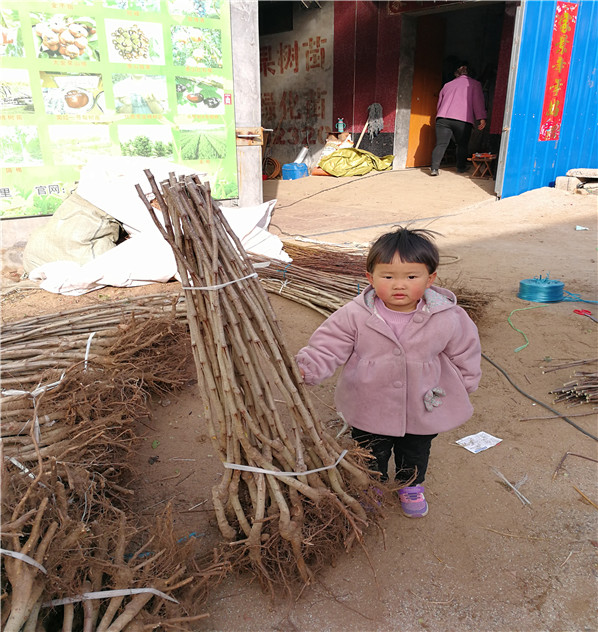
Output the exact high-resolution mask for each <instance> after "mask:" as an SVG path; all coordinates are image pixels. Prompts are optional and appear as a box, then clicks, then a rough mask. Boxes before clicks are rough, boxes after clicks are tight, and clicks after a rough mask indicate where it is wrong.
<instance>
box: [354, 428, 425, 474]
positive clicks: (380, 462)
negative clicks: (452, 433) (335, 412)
mask: <svg viewBox="0 0 598 632" xmlns="http://www.w3.org/2000/svg"><path fill="white" fill-rule="evenodd" d="M351 436H352V437H353V439H355V441H356V442H357V443H358V444H359V445H360V446H361V447H362V448H365V449H366V450H369V451H370V452H371V453H372V457H373V458H372V460H371V463H370V469H371V470H373V471H374V472H380V474H381V475H382V476H381V480H382V481H387V480H388V462H389V461H390V455H391V454H392V453H393V452H394V458H395V480H396V481H397V482H399V483H406V482H407V481H409V479H410V478H411V477H412V476H413V475H415V480H414V481H413V482H412V483H410V485H421V483H423V482H424V479H425V478H426V470H427V469H428V460H429V458H430V446H431V444H432V439H434V437H437V436H438V435H437V434H432V435H414V434H406V435H405V436H404V437H389V436H387V435H379V434H373V433H371V432H365V430H359V429H358V428H352V429H351Z"/></svg>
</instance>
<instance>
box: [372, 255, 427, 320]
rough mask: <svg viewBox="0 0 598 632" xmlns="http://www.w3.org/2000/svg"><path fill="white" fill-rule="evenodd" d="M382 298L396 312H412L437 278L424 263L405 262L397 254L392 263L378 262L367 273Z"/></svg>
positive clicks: (377, 293)
mask: <svg viewBox="0 0 598 632" xmlns="http://www.w3.org/2000/svg"><path fill="white" fill-rule="evenodd" d="M366 276H367V278H368V281H369V282H370V283H371V284H372V285H373V287H374V289H375V290H376V295H377V296H378V297H379V298H380V300H381V301H382V302H383V303H384V305H386V307H388V309H392V310H394V311H395V312H412V311H413V310H414V309H415V308H416V307H417V302H418V301H419V299H420V298H421V297H422V296H423V295H424V292H425V290H426V289H427V288H429V287H430V286H431V285H432V283H434V280H435V279H436V272H433V273H432V274H430V273H429V272H428V268H427V267H426V265H425V264H424V263H405V262H403V261H401V260H400V259H399V256H398V255H395V257H394V259H393V260H392V261H391V262H390V263H377V264H376V265H375V266H374V272H373V273H372V274H370V273H369V272H367V273H366Z"/></svg>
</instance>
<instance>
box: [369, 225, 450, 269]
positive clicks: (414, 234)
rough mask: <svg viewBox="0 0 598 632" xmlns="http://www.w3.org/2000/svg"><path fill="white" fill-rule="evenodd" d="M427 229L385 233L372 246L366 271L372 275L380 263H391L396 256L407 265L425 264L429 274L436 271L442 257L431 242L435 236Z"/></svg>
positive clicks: (400, 228) (398, 229)
mask: <svg viewBox="0 0 598 632" xmlns="http://www.w3.org/2000/svg"><path fill="white" fill-rule="evenodd" d="M437 234H438V233H435V232H434V231H431V230H426V229H425V228H414V229H408V228H403V227H402V226H399V227H398V228H397V230H395V231H393V232H392V233H385V234H384V235H382V236H381V237H378V239H376V241H375V242H374V243H373V244H372V247H371V248H370V251H369V253H368V258H367V262H366V270H367V271H368V272H369V273H370V274H372V273H373V272H374V267H375V266H376V265H377V264H378V263H391V262H392V260H393V259H394V258H395V255H399V259H400V260H401V261H403V262H405V263H423V264H425V266H426V267H427V268H428V272H429V273H430V274H432V272H435V271H436V268H438V262H439V259H440V255H439V254H438V248H437V247H436V245H435V244H434V243H433V242H432V241H431V240H432V239H433V238H434V235H437Z"/></svg>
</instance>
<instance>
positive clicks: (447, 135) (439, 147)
mask: <svg viewBox="0 0 598 632" xmlns="http://www.w3.org/2000/svg"><path fill="white" fill-rule="evenodd" d="M472 129H473V125H472V124H471V123H466V122H465V121H458V120H457V119H450V118H437V119H436V147H434V150H433V151H432V165H431V169H438V168H439V167H440V162H441V161H442V158H443V156H444V152H445V151H446V148H447V147H448V144H449V143H450V142H451V138H454V139H455V143H456V145H457V169H458V170H460V171H464V170H465V169H466V167H467V159H468V158H469V150H468V146H469V138H470V136H471V131H472Z"/></svg>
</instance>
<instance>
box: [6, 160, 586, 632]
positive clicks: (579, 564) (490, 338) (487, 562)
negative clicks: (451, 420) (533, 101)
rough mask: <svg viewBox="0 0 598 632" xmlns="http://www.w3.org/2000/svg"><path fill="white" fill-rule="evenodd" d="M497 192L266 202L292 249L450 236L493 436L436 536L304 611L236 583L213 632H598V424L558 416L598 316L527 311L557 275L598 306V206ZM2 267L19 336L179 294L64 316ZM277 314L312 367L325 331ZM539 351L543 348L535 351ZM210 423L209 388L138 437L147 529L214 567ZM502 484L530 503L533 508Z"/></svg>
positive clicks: (319, 587)
mask: <svg viewBox="0 0 598 632" xmlns="http://www.w3.org/2000/svg"><path fill="white" fill-rule="evenodd" d="M492 184H493V183H492V182H489V181H481V180H472V179H470V178H468V177H466V176H463V175H458V174H456V173H455V172H454V171H451V170H445V171H443V172H442V173H441V176H440V177H438V178H430V177H429V176H428V175H427V174H426V173H425V172H424V171H420V170H417V169H414V170H407V171H397V172H389V173H380V174H375V175H371V176H365V177H361V178H340V179H333V178H326V177H321V178H318V177H310V178H304V179H301V180H295V181H284V182H283V181H269V182H265V183H264V185H265V186H264V197H265V199H273V198H276V199H277V200H278V202H277V206H276V209H275V211H274V215H273V219H272V225H271V228H270V230H271V232H273V233H275V234H278V235H280V236H282V237H283V238H285V237H289V236H297V235H301V236H303V237H307V238H310V239H316V240H319V241H322V242H331V243H335V244H352V245H354V244H367V243H368V242H369V241H370V240H372V239H373V238H375V237H376V236H378V235H379V234H381V233H382V232H384V231H386V230H389V229H390V228H392V226H394V225H396V224H399V223H400V224H407V223H409V224H411V225H413V226H416V227H426V228H431V229H433V230H435V231H438V232H439V233H441V236H440V237H439V238H438V244H439V246H440V249H441V253H442V254H443V255H445V256H444V257H443V261H444V264H443V265H442V266H441V268H440V271H439V276H440V278H441V279H442V282H443V284H444V285H445V286H448V287H450V286H451V285H455V286H456V285H458V286H461V287H466V288H468V289H471V290H477V291H480V292H484V293H486V294H488V295H489V296H490V298H491V300H490V305H489V308H488V310H487V313H486V315H485V316H484V318H483V319H482V320H481V321H480V322H479V323H478V326H479V330H480V336H481V340H482V349H483V353H484V355H485V356H486V357H487V358H488V359H484V360H483V361H482V362H483V364H482V369H483V377H482V381H481V385H480V388H479V389H478V391H477V392H475V393H474V394H473V395H472V401H473V403H474V406H475V413H474V416H473V417H472V419H471V420H470V421H468V422H467V423H466V424H465V425H464V426H462V427H460V428H458V429H456V430H454V431H451V432H448V433H445V434H442V435H440V436H439V437H438V438H437V439H436V440H435V441H434V442H433V444H432V456H431V460H430V467H429V471H428V477H427V480H426V495H427V498H428V501H429V505H430V511H429V514H428V516H427V517H426V518H424V519H421V520H409V519H408V518H405V517H403V516H402V515H401V514H400V511H399V509H398V508H396V507H390V508H388V510H387V511H386V519H385V520H384V521H383V523H382V526H383V531H380V530H376V529H374V528H372V530H371V531H370V532H368V533H367V535H366V541H365V547H364V548H360V547H358V546H357V547H354V548H353V549H352V550H351V551H350V552H348V553H341V554H340V555H339V557H338V559H337V561H336V563H335V564H334V565H333V566H331V567H330V568H328V569H326V570H325V571H324V572H323V573H321V574H320V575H319V578H318V581H317V582H316V583H314V584H313V585H312V586H309V587H307V588H306V589H305V590H303V592H302V593H301V595H297V598H296V599H294V600H291V599H288V598H287V597H286V596H285V595H284V594H282V592H281V594H280V595H279V598H278V599H276V600H275V601H272V600H271V599H270V597H269V596H268V595H266V594H264V593H262V592H261V590H260V588H259V587H258V586H257V585H256V584H255V583H251V582H250V581H248V578H244V577H229V578H227V579H226V580H225V581H224V582H223V583H221V584H220V585H219V586H218V587H217V588H216V589H214V590H213V591H212V593H211V594H210V597H209V599H208V601H207V602H206V604H205V611H206V612H207V613H209V617H208V618H206V619H205V620H203V621H200V622H199V623H197V625H196V628H195V629H196V630H198V631H199V632H208V631H215V630H221V631H227V632H233V631H253V630H256V631H257V630H260V631H266V630H276V631H280V632H295V631H305V632H311V631H318V632H325V631H334V632H336V631H341V630H343V631H371V632H375V631H380V632H382V631H391V630H402V631H405V632H411V631H419V630H428V631H432V632H444V631H447V630H455V631H463V632H470V631H471V632H473V631H476V632H490V631H500V632H510V631H515V630H517V631H544V630H548V631H550V632H565V631H567V632H569V631H584V632H585V631H587V632H590V631H594V630H597V629H598V616H597V613H596V606H597V605H598V603H597V602H598V600H597V598H596V596H597V594H598V592H597V590H596V580H597V578H598V560H597V557H596V556H597V553H598V529H597V527H598V520H597V518H598V511H597V509H598V485H597V482H598V477H597V466H596V462H594V460H596V459H598V451H597V443H596V438H595V437H596V435H598V427H597V419H596V408H592V407H591V405H590V404H584V405H582V406H577V407H575V408H567V407H565V406H564V405H562V404H555V405H553V400H554V395H552V394H550V391H551V390H553V389H555V388H559V387H561V386H562V385H563V384H564V383H565V382H568V381H569V380H570V379H571V375H572V372H573V369H560V370H557V371H552V372H546V373H545V372H544V370H545V369H549V368H550V367H553V366H555V365H558V364H561V363H566V362H573V361H577V360H588V359H591V358H596V357H597V356H598V353H597V351H598V335H597V332H598V324H596V323H595V322H593V321H592V320H590V319H589V318H587V317H585V316H580V315H576V314H574V312H573V310H574V309H576V308H587V309H590V310H592V311H593V312H594V314H595V315H596V314H598V305H595V304H594V305H593V304H590V303H582V302H574V301H570V300H566V301H561V302H558V303H530V302H528V301H523V300H521V299H519V298H517V292H518V289H519V282H520V281H521V280H524V279H529V278H533V277H537V276H538V275H542V276H546V275H547V274H549V275H550V278H553V279H557V280H560V281H563V282H564V284H565V291H566V292H569V293H571V294H573V295H577V297H578V298H583V299H586V300H589V301H596V300H597V299H598V292H597V289H598V278H597V267H596V259H597V251H596V244H597V228H598V227H597V216H596V211H597V198H596V197H593V196H581V195H573V194H570V193H565V192H561V191H557V190H554V189H550V188H543V189H538V190H536V191H531V192H528V193H525V194H523V195H520V196H517V197H513V198H509V199H505V200H502V201H499V202H498V201H495V199H494V196H493V194H492ZM581 228H584V229H587V230H581ZM3 263H4V267H3V272H2V280H3V293H2V320H3V322H8V321H10V320H15V319H20V318H24V317H26V316H32V315H34V314H39V313H43V312H53V311H59V310H62V309H70V308H74V307H78V306H82V305H86V304H91V303H94V302H98V303H99V302H102V301H105V300H112V299H116V298H120V297H123V296H127V295H131V294H136V295H138V294H143V293H148V294H149V293H156V292H161V291H165V292H173V291H177V286H178V284H177V283H174V282H173V283H169V284H165V285H149V286H145V287H143V288H135V289H122V288H105V289H103V290H99V291H96V292H92V293H90V294H87V295H84V296H81V297H64V296H57V295H52V294H49V293H46V292H44V291H42V290H39V289H28V284H27V283H23V282H22V283H18V284H17V285H14V283H15V281H17V280H18V277H19V276H20V273H21V272H22V270H20V269H19V253H18V249H11V250H5V251H4V252H3ZM270 296H271V301H272V304H273V306H274V308H275V310H276V312H277V314H278V317H279V320H280V324H281V327H282V329H283V332H284V335H285V339H286V342H287V345H288V347H289V349H290V351H291V352H293V353H294V352H296V351H297V350H298V349H299V348H300V347H301V346H303V345H304V344H305V343H306V342H307V339H308V338H309V336H310V334H311V333H312V332H313V330H314V329H315V328H316V327H317V326H318V325H319V323H321V322H322V317H321V316H320V315H319V314H317V313H316V312H313V311H311V310H309V309H308V308H306V307H303V306H300V305H298V304H296V303H293V302H290V301H288V300H286V299H283V298H281V297H279V296H277V295H270ZM567 296H568V295H567ZM528 308H529V309H528ZM513 310H521V311H515V312H514V311H513ZM509 319H510V322H511V323H512V326H511V324H510V323H509ZM515 328H516V329H518V330H520V331H516V329H515ZM524 336H525V337H524ZM525 338H527V340H528V341H529V344H528V345H527V346H526V347H525V348H524V349H522V350H520V351H516V349H517V348H518V347H520V346H522V345H523V344H524V343H525ZM489 360H491V361H492V362H493V363H494V364H492V363H491V362H490V361H489ZM495 365H498V367H500V368H501V369H502V370H503V371H504V372H505V373H506V374H507V375H508V378H509V379H510V380H511V382H512V383H510V382H509V381H508V380H507V377H506V376H505V374H504V373H502V372H501V371H500V370H499V369H498V368H497V366H495ZM589 367H590V368H593V369H594V370H596V369H595V364H594V365H589ZM334 383H335V378H334V377H333V378H331V379H330V380H328V381H327V382H326V383H324V384H323V385H321V386H318V387H314V388H313V389H312V393H313V397H314V401H315V403H316V406H317V408H318V410H319V412H320V414H321V415H322V418H323V419H324V420H326V421H330V422H331V423H332V422H333V421H334V420H335V413H334V410H333V409H332V401H333V400H332V398H333V391H334ZM518 389H519V390H518ZM520 391H523V392H524V393H525V394H527V395H529V396H532V397H534V398H535V399H537V400H540V401H541V402H544V403H546V404H548V405H551V406H553V407H554V408H556V409H557V410H558V411H559V412H561V413H563V414H567V415H571V417H570V420H571V421H572V422H573V423H575V424H576V425H577V426H578V427H575V426H574V425H572V424H571V423H568V422H566V421H564V420H563V419H559V418H548V417H550V416H551V415H552V413H551V412H550V411H548V410H546V409H544V408H543V407H542V406H540V405H539V404H536V403H535V402H533V401H532V400H531V399H529V398H528V397H527V396H526V395H524V394H523V393H522V392H520ZM201 411H202V407H201V405H200V402H199V401H198V395H197V392H196V389H195V387H194V386H192V385H191V386H189V388H187V389H185V390H184V391H183V392H181V393H179V394H176V395H173V396H172V397H170V398H169V399H164V400H162V401H160V402H155V404H154V411H153V417H152V419H151V420H150V421H149V423H148V424H144V425H140V427H139V429H140V433H141V434H142V435H143V437H144V439H143V442H142V446H141V448H140V450H139V452H138V454H137V457H136V461H137V463H136V464H137V466H138V470H139V478H138V479H137V481H135V486H136V488H137V498H136V504H137V507H138V509H139V514H140V517H141V518H142V519H151V517H152V515H155V513H156V512H157V511H159V510H160V509H161V508H162V507H163V506H164V504H165V503H166V502H167V501H169V500H170V501H172V503H173V505H174V507H175V518H176V523H175V526H176V529H177V532H178V533H179V534H180V536H181V537H186V536H189V535H191V536H193V537H196V541H197V550H198V551H200V552H205V551H209V550H210V547H211V546H212V545H213V544H214V543H215V542H216V541H217V538H218V532H217V528H216V525H215V520H214V519H213V517H212V514H211V492H210V490H211V487H212V485H213V484H214V483H215V482H217V481H218V479H219V477H220V475H221V472H222V467H221V465H220V463H219V462H218V460H217V458H215V455H214V454H213V453H212V449H211V443H210V439H209V436H208V435H207V430H206V425H205V422H204V420H203V419H202V418H201ZM582 413H583V416H581V415H582ZM578 415H579V416H578ZM530 418H535V419H530ZM482 430H483V431H486V432H488V433H490V434H492V435H494V436H496V437H499V438H500V439H502V442H501V443H500V444H499V445H497V446H495V447H493V448H490V449H488V450H486V451H484V452H480V453H478V454H472V453H470V452H468V451H467V450H465V449H464V448H462V447H460V446H459V445H457V444H456V443H455V442H456V440H457V439H459V438H461V437H464V436H466V435H469V434H473V433H477V432H479V431H482ZM567 453H569V454H568V456H567V457H566V459H565V461H564V463H563V467H561V468H558V466H559V463H561V460H562V459H563V457H564V456H565V455H567ZM584 457H585V458H584ZM557 468H558V471H557ZM496 471H499V472H500V473H501V474H502V475H503V476H504V477H505V478H506V479H507V480H508V481H510V482H511V484H513V485H515V484H518V483H519V484H520V486H519V490H520V492H521V493H522V494H523V495H524V496H525V498H526V499H527V500H528V501H529V504H524V503H523V502H522V501H521V500H520V499H519V498H518V497H517V496H516V495H515V494H514V493H513V491H512V490H511V489H510V488H509V487H508V485H507V484H506V483H504V482H503V481H502V480H501V478H500V477H499V475H498V474H497V472H496Z"/></svg>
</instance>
